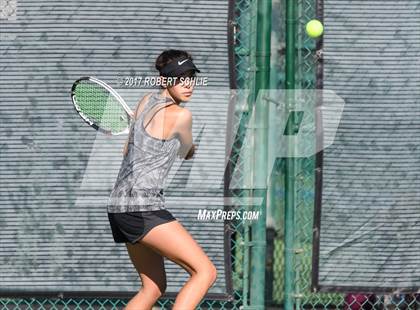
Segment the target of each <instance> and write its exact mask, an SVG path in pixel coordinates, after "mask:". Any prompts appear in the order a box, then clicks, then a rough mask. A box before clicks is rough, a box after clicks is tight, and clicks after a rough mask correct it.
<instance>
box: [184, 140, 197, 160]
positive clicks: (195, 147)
mask: <svg viewBox="0 0 420 310" xmlns="http://www.w3.org/2000/svg"><path fill="white" fill-rule="evenodd" d="M196 149H197V145H195V144H194V143H193V145H192V146H191V148H190V150H189V151H188V153H187V156H185V159H191V158H192V157H193V156H194V153H195V150H196Z"/></svg>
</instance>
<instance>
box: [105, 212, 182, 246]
mask: <svg viewBox="0 0 420 310" xmlns="http://www.w3.org/2000/svg"><path fill="white" fill-rule="evenodd" d="M108 219H109V223H110V224H111V230H112V236H113V237H114V241H115V242H116V243H125V242H130V243H131V244H135V243H136V242H137V241H139V240H140V239H142V238H143V237H144V236H145V235H146V234H147V233H148V232H149V231H150V230H151V229H152V228H153V227H155V226H158V225H160V224H164V223H168V222H171V221H174V220H176V218H175V217H174V216H173V215H172V214H171V213H170V212H169V211H168V210H165V209H162V210H156V211H138V212H125V213H108Z"/></svg>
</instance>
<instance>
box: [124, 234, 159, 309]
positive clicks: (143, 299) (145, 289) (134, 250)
mask: <svg viewBox="0 0 420 310" xmlns="http://www.w3.org/2000/svg"><path fill="white" fill-rule="evenodd" d="M125 245H126V247H127V251H128V255H129V257H130V259H131V261H132V263H133V265H134V267H135V268H136V270H137V272H138V273H139V276H140V279H141V282H142V288H141V290H140V291H139V292H138V293H137V294H136V295H135V296H134V297H133V298H132V299H131V300H130V301H129V302H128V304H127V306H126V307H125V308H124V310H139V309H141V310H146V309H147V310H149V309H152V307H153V305H154V304H155V303H156V301H157V300H158V298H159V297H160V296H161V295H162V294H163V293H164V292H165V289H166V274H165V266H164V262H163V257H162V256H161V255H160V254H158V253H156V252H155V251H153V250H152V249H151V248H149V247H147V246H145V245H143V244H141V243H136V244H134V245H133V244H131V243H128V242H127V243H126V244H125Z"/></svg>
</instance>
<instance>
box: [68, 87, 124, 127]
mask: <svg viewBox="0 0 420 310" xmlns="http://www.w3.org/2000/svg"><path fill="white" fill-rule="evenodd" d="M73 97H74V99H75V101H76V103H75V105H76V104H77V106H78V108H79V109H78V110H79V114H81V116H82V117H83V118H85V119H88V120H89V121H90V122H93V123H94V124H96V125H97V126H98V127H99V128H101V129H103V130H104V131H107V132H110V133H119V132H122V131H123V130H125V129H126V128H127V125H128V123H129V122H130V120H129V116H128V114H127V112H126V111H125V110H124V108H123V107H122V104H121V103H120V102H119V100H118V99H117V98H116V97H115V96H114V95H113V94H112V93H110V92H109V91H108V90H107V89H105V88H104V87H103V86H101V85H99V84H97V83H95V82H92V81H90V80H82V81H80V82H79V83H78V85H76V87H75V89H74V90H73Z"/></svg>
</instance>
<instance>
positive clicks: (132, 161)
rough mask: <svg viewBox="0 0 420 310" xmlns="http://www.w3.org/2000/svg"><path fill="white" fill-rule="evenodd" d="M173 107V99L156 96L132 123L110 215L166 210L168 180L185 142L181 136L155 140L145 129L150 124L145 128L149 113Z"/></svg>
mask: <svg viewBox="0 0 420 310" xmlns="http://www.w3.org/2000/svg"><path fill="white" fill-rule="evenodd" d="M172 103H173V101H172V99H171V98H168V97H164V96H162V95H161V94H160V91H157V92H154V93H152V95H151V96H150V98H149V100H148V101H147V102H146V103H145V105H144V108H143V111H142V112H141V113H140V116H139V117H138V118H137V119H136V120H133V121H132V122H131V125H130V131H129V138H128V152H127V154H126V155H125V156H124V158H123V160H122V163H121V167H120V171H119V173H118V177H117V180H116V182H115V185H114V188H113V189H112V191H111V194H110V197H109V200H108V205H107V210H108V213H124V212H133V211H154V210H160V209H165V197H164V193H163V189H164V185H165V180H166V178H167V176H168V173H169V170H170V169H171V167H172V164H173V162H174V161H175V159H176V155H177V153H178V149H179V147H180V146H181V142H180V140H179V139H178V137H177V136H174V137H171V138H169V139H158V138H156V137H153V136H151V135H150V134H148V133H147V132H146V129H145V127H144V125H145V126H146V127H147V125H148V123H149V122H150V120H149V122H148V123H147V124H143V121H144V119H145V116H146V115H147V114H148V112H149V111H151V110H155V108H157V109H160V108H161V107H165V106H168V105H170V104H172ZM152 112H154V111H152ZM153 116H154V113H153V114H152V117H153ZM150 119H151V118H150Z"/></svg>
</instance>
